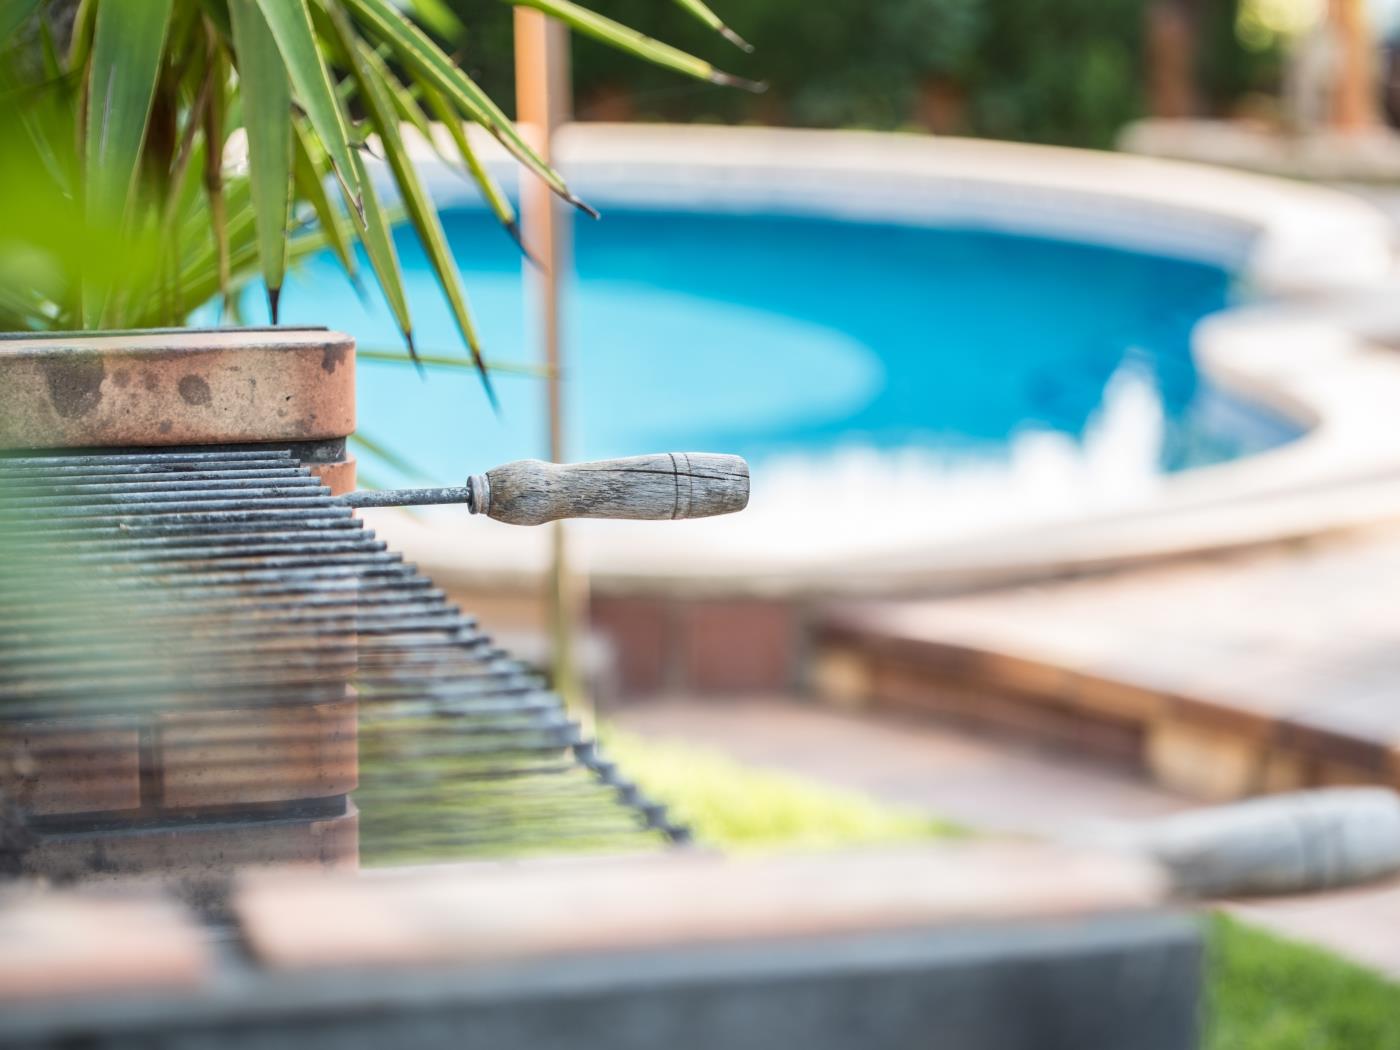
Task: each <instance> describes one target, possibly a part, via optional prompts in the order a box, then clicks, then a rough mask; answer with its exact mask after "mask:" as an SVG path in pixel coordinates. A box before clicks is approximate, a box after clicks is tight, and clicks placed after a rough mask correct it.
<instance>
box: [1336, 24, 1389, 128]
mask: <svg viewBox="0 0 1400 1050" xmlns="http://www.w3.org/2000/svg"><path fill="white" fill-rule="evenodd" d="M1328 17H1329V18H1330V19H1331V21H1332V25H1333V29H1334V31H1335V32H1336V35H1337V43H1338V49H1337V50H1338V54H1337V64H1336V78H1337V79H1336V83H1335V86H1334V89H1333V96H1332V98H1333V102H1332V126H1333V127H1334V128H1336V129H1337V130H1338V131H1343V132H1357V131H1367V130H1369V129H1371V128H1374V127H1376V125H1377V124H1378V123H1379V122H1380V118H1379V112H1378V109H1379V99H1378V98H1377V93H1376V83H1377V79H1376V60H1375V41H1374V39H1373V38H1372V36H1371V27H1370V19H1369V18H1368V17H1367V15H1366V7H1365V3H1364V0H1331V2H1330V3H1329V5H1328Z"/></svg>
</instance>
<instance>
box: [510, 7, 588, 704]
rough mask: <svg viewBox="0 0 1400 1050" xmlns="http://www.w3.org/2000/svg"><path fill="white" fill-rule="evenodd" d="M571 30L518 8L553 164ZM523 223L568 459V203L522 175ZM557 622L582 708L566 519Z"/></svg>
mask: <svg viewBox="0 0 1400 1050" xmlns="http://www.w3.org/2000/svg"><path fill="white" fill-rule="evenodd" d="M570 94H571V92H570V88H569V38H568V31H567V30H566V29H565V28H564V26H562V25H561V24H559V23H558V22H554V21H552V20H550V19H548V18H546V17H545V16H544V15H543V14H541V13H540V12H538V11H534V10H530V9H528V8H524V7H517V8H516V9H515V99H516V118H517V120H518V121H519V123H520V126H521V130H522V132H523V133H524V134H525V135H526V136H528V138H529V139H530V143H531V145H532V146H534V148H535V149H536V150H537V151H538V152H539V154H540V156H542V157H543V158H544V160H545V161H546V162H547V163H553V150H552V148H551V147H552V145H553V138H554V132H555V130H556V129H557V128H558V127H559V126H560V125H561V124H563V123H565V122H566V121H567V120H568V119H569V112H570V109H571V108H572V100H571V98H570ZM520 213H521V228H522V233H523V235H524V238H525V244H526V245H527V247H528V248H529V250H530V254H531V255H532V256H533V257H534V259H535V260H536V261H537V262H538V263H539V266H538V268H535V267H532V266H530V265H529V264H528V263H527V264H525V278H526V285H527V302H528V303H529V306H528V307H527V309H531V310H533V311H534V313H535V316H536V318H537V320H538V325H539V339H540V343H541V346H540V351H541V354H540V356H541V357H543V358H544V363H545V367H546V369H547V372H548V377H547V378H546V380H545V387H546V391H547V417H548V418H547V429H546V440H545V447H546V449H547V450H548V457H549V459H550V460H552V461H554V462H555V463H564V462H567V461H568V454H567V448H568V444H567V441H566V427H565V423H566V420H565V415H564V398H563V393H564V392H563V385H562V384H563V379H564V366H563V356H564V355H563V347H562V345H561V344H562V339H561V331H560V329H561V320H560V307H561V303H560V292H561V281H562V278H563V275H564V274H565V273H566V272H567V271H568V266H569V258H570V238H569V221H568V218H569V217H568V216H567V215H565V214H563V206H562V205H561V202H560V201H559V200H558V199H557V198H556V197H555V196H554V194H553V193H551V192H550V190H549V188H548V187H547V186H545V184H544V183H543V182H542V181H540V180H539V179H537V178H533V177H531V176H530V175H528V174H525V173H523V172H522V174H521V186H520ZM549 577H550V583H549V591H550V593H549V619H550V636H551V641H552V650H553V651H552V659H553V663H554V685H555V688H556V689H557V690H558V692H559V694H560V695H561V696H562V697H563V698H564V701H565V702H566V703H567V704H568V705H569V706H570V708H572V709H573V710H574V711H575V712H576V713H577V712H581V711H582V710H583V704H584V702H585V697H584V692H583V687H582V683H581V682H580V680H579V676H578V667H577V663H576V653H575V640H576V636H577V633H578V627H579V624H580V623H581V622H582V620H583V610H584V607H585V603H586V600H587V597H586V595H587V591H586V585H585V582H584V581H583V579H582V578H581V577H579V576H578V575H577V574H575V573H574V572H573V571H572V567H571V565H570V559H569V543H568V533H567V531H566V526H565V523H564V522H562V521H556V522H555V523H554V524H553V525H552V526H551V535H550V573H549Z"/></svg>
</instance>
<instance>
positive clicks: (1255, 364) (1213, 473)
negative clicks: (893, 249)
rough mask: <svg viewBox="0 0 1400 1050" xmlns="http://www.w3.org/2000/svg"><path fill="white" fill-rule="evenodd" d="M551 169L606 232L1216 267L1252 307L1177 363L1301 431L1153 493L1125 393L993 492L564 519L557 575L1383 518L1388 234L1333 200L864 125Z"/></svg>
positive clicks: (1013, 559) (1301, 532)
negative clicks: (847, 225) (914, 246)
mask: <svg viewBox="0 0 1400 1050" xmlns="http://www.w3.org/2000/svg"><path fill="white" fill-rule="evenodd" d="M419 148H420V150H421V151H422V153H423V155H424V156H425V157H426V156H430V154H429V153H428V151H427V147H426V144H423V143H420V144H419ZM556 152H557V158H558V161H559V164H560V166H561V167H562V169H563V170H564V172H565V174H566V175H567V177H568V178H569V181H570V183H571V185H572V186H573V187H574V188H575V190H576V191H577V192H579V193H580V194H581V195H582V196H583V197H584V198H585V199H587V200H589V201H590V203H593V204H594V205H595V206H597V207H599V208H600V209H602V210H603V211H604V213H605V214H606V210H607V208H608V206H610V205H617V204H622V203H626V204H630V205H633V206H636V205H661V206H665V207H668V208H694V209H697V210H706V211H710V210H716V209H722V210H733V211H740V212H743V211H757V210H761V211H774V210H777V211H784V212H792V213H796V214H821V215H838V216H844V217H849V218H853V219H867V220H880V221H896V222H908V223H916V224H930V225H935V224H936V225H949V224H954V225H959V226H963V227H971V228H983V229H997V230H1012V231H1019V232H1026V233H1033V234H1043V235H1049V236H1057V237H1063V238H1071V239H1078V240H1083V241H1087V242H1091V243H1101V244H1109V245H1115V246H1122V247H1129V248H1134V249H1140V250H1145V251H1152V252H1158V253H1162V254H1168V255H1173V256H1178V257H1183V258H1190V259H1196V260H1200V261H1205V262H1210V263H1215V264H1219V265H1223V266H1226V267H1229V268H1230V269H1232V270H1233V271H1234V272H1235V273H1237V274H1238V275H1239V277H1240V280H1241V283H1242V285H1243V286H1244V288H1245V290H1246V292H1247V295H1248V298H1249V301H1250V305H1247V306H1243V307H1241V308H1238V309H1234V310H1230V311H1228V312H1226V313H1223V314H1219V315H1216V316H1214V317H1212V318H1209V319H1207V320H1206V321H1205V322H1204V323H1202V324H1201V325H1200V326H1199V327H1198V329H1197V332H1196V335H1195V345H1194V352H1195V354H1196V358H1197V362H1198V365H1199V367H1200V369H1201V370H1202V371H1203V372H1204V373H1205V374H1206V375H1207V376H1208V377H1209V378H1210V379H1211V380H1212V381H1213V382H1214V384H1215V385H1216V386H1218V387H1219V388H1221V389H1223V390H1225V391H1226V392H1227V393H1230V394H1233V395H1236V396H1238V397H1240V398H1242V399H1244V400H1246V401H1249V402H1252V403H1255V404H1259V405H1262V406H1266V407H1268V408H1270V409H1272V410H1274V411H1276V412H1278V413H1281V414H1282V415H1284V416H1285V417H1287V418H1288V419H1289V420H1291V421H1293V422H1295V423H1297V424H1299V425H1300V426H1302V427H1304V428H1306V432H1305V433H1304V434H1303V436H1302V437H1300V438H1298V439H1296V440H1294V441H1291V442H1289V443H1287V444H1285V445H1282V446H1280V447H1278V448H1276V449H1273V450H1271V451H1268V452H1265V453H1261V454H1259V455H1255V456H1250V457H1247V458H1244V459H1239V460H1235V461H1232V462H1228V463H1224V464H1220V465H1216V466H1210V467H1203V468H1199V469H1195V470H1190V471H1186V472H1183V473H1180V474H1174V475H1169V476H1158V477H1150V476H1149V475H1150V471H1141V470H1134V469H1119V467H1118V466H1117V465H1116V463H1115V457H1118V458H1121V457H1123V456H1127V457H1129V458H1131V457H1132V456H1133V455H1134V452H1133V449H1134V448H1135V447H1136V446H1137V444H1140V442H1135V438H1134V435H1135V434H1136V433H1137V432H1138V430H1140V429H1141V428H1140V427H1139V426H1138V424H1137V423H1135V422H1134V420H1135V419H1136V418H1137V417H1136V416H1135V415H1134V411H1133V407H1132V406H1133V398H1132V392H1131V391H1128V392H1127V393H1126V394H1125V395H1124V396H1123V397H1122V398H1121V399H1120V400H1121V401H1122V403H1123V405H1124V406H1126V407H1124V408H1123V410H1122V411H1121V412H1120V413H1118V414H1117V416H1115V415H1114V413H1112V412H1110V413H1107V414H1108V415H1109V416H1110V418H1109V419H1108V420H1107V422H1106V423H1105V427H1104V433H1103V434H1102V435H1101V437H1100V440H1099V441H1098V444H1097V448H1096V447H1094V442H1093V441H1092V440H1091V441H1090V442H1089V447H1088V449H1087V451H1086V450H1075V449H1072V448H1071V447H1069V445H1068V443H1067V442H1059V441H1056V440H1055V439H1053V438H1049V437H1042V438H1032V439H1029V440H1028V442H1027V443H1026V444H1025V446H1024V447H1018V448H1017V449H1016V451H1015V454H1014V455H1013V464H1012V467H1011V468H1010V469H1011V471H1012V473H1013V474H1015V475H1017V476H1016V477H1013V478H1012V479H1011V480H1012V481H1013V482H1015V483H1014V484H1010V485H1008V483H1007V482H1008V479H1007V477H1006V476H1005V471H997V470H993V471H986V472H981V473H978V472H975V471H974V472H967V471H964V472H961V473H959V474H957V475H956V476H939V475H937V472H936V471H931V470H930V469H929V465H928V464H927V463H925V462H923V461H921V460H919V458H918V456H917V454H913V455H911V456H910V457H905V458H904V459H903V460H898V459H896V460H893V461H891V460H889V459H881V458H879V457H875V456H873V455H871V456H861V455H860V454H856V453H853V454H851V455H847V456H836V457H834V458H833V459H832V460H830V461H828V462H825V463H820V464H810V465H806V466H802V465H796V464H788V465H779V466H778V467H776V468H775V469H773V470H772V471H771V472H765V470H763V469H759V470H757V471H756V472H755V474H754V477H753V492H754V497H753V503H752V506H751V509H750V510H748V511H746V512H745V513H744V514H743V515H740V516H738V517H731V518H724V519H715V520H711V521H697V522H678V523H631V522H617V523H614V522H580V523H577V524H576V526H575V527H574V528H573V535H574V545H575V547H576V549H577V552H578V557H579V561H580V562H581V563H582V565H583V566H584V567H585V568H586V569H587V570H588V571H589V572H590V573H592V574H593V575H594V576H595V577H601V578H603V579H605V580H606V581H607V582H608V585H609V586H612V587H615V588H635V589H641V590H646V589H652V588H658V589H676V588H686V589H693V590H697V591H711V592H724V593H735V592H742V593H765V594H781V593H817V594H820V593H840V592H860V593H867V594H868V593H876V592H909V591H921V592H930V591H939V590H945V589H950V588H962V587H965V586H970V585H977V584H982V583H986V582H996V581H1001V580H1015V579H1028V578H1038V577H1048V576H1053V575H1057V574H1060V573H1063V572H1067V571H1073V570H1076V569H1080V568H1084V567H1088V566H1094V565H1100V564H1108V563H1120V562H1121V563H1132V562H1139V561H1151V560H1154V559H1158V558H1162V557H1168V556H1172V555H1176V554H1181V553H1189V552H1193V551H1201V550H1212V549H1226V548H1234V547H1249V546H1254V545H1258V544H1262V543H1269V542H1276V541H1280V540H1285V539H1289V538H1293V537H1298V536H1306V535H1313V534H1318V533H1324V532H1330V531H1336V530H1341V529H1349V528H1353V527H1357V526H1362V525H1366V524H1370V523H1373V522H1376V521H1382V520H1390V519H1400V350H1396V349H1393V348H1392V346H1393V347H1400V295H1397V294H1396V292H1397V291H1400V285H1398V282H1397V271H1396V265H1395V264H1396V258H1395V252H1394V245H1393V243H1392V237H1393V232H1392V231H1393V227H1392V225H1391V224H1390V222H1389V221H1388V220H1387V218H1386V217H1385V216H1384V215H1383V214H1381V212H1379V211H1378V210H1377V209H1375V208H1374V207H1373V206H1371V205H1370V204H1367V203H1365V202H1363V201H1361V200H1359V199H1357V198H1355V197H1352V196H1349V195H1347V194H1345V193H1342V192H1339V191H1334V190H1331V189H1328V188H1325V187H1319V186H1315V185H1308V184H1303V183H1295V182H1289V181H1285V180H1281V179H1274V178H1269V177H1266V176H1258V175H1251V174H1245V173H1240V172H1234V171H1226V170H1221V169H1215V168H1209V167H1203V166H1199V165H1191V164H1184V163H1179V162H1174V161H1165V160H1157V159H1151V158H1145V157H1137V156H1128V155H1123V154H1113V153H1098V152H1090V151H1081V150H1069V149H1059V148H1050V147H1041V146H1028V145H1019V144H1010V143H999V142H985V141H973V140H961V139H949V138H931V137H927V136H916V135H898V134H878V133H866V132H815V131H797V130H785V129H781V130H780V129H764V128H719V127H670V126H648V125H617V126H614V125H592V124H590V125H575V126H572V127H570V128H568V129H566V131H565V132H564V133H563V134H562V135H561V137H560V140H559V142H558V145H557V150H556ZM493 163H497V164H499V163H501V159H500V158H499V157H498V158H496V159H495V160H494V161H493ZM429 184H430V187H431V189H432V191H433V193H434V195H435V196H436V197H437V198H438V199H439V202H440V203H443V204H447V203H452V202H454V201H455V200H456V199H458V197H459V196H460V195H461V194H462V193H463V192H464V187H463V184H462V182H461V180H460V179H459V178H458V177H457V176H456V175H453V174H452V173H450V172H449V171H447V170H446V169H445V168H444V167H443V166H441V165H438V166H437V167H436V168H433V167H431V166H430V176H429ZM468 192H469V191H468ZM604 221H606V219H604ZM1008 279H1009V280H1014V275H1008ZM657 352H658V353H661V354H664V353H665V352H666V348H665V347H658V351H657ZM753 352H754V353H755V354H761V353H762V352H763V348H762V347H761V346H755V347H754V348H753ZM573 367H576V368H586V367H587V362H586V361H575V362H574V363H573ZM739 381H742V377H740V379H739ZM620 397H623V398H625V391H624V392H620ZM619 411H625V403H623V404H620V406H619ZM1140 414H1141V413H1139V415H1140ZM1119 417H1121V418H1119ZM1115 419H1116V422H1115ZM1125 450H1126V451H1125ZM637 451H638V452H644V451H657V450H649V449H638V450H637ZM713 451H722V450H713ZM490 465H491V464H482V466H483V467H487V466H490ZM1131 466H1132V464H1129V467H1131ZM365 516H366V518H367V519H368V520H369V521H370V523H371V524H372V525H373V526H374V527H375V528H376V529H378V530H379V531H380V532H381V533H382V534H383V535H384V536H385V537H386V538H387V539H389V540H390V541H391V542H392V543H393V544H394V545H395V546H397V547H399V548H401V549H403V550H404V551H405V552H406V554H407V556H408V557H410V558H411V559H413V560H415V561H417V562H418V563H419V564H421V565H423V566H424V567H425V568H426V569H427V570H428V571H430V572H432V573H433V574H435V575H437V574H441V575H444V576H447V577H456V578H460V577H461V576H463V575H470V576H472V577H473V578H475V579H477V580H489V579H492V578H497V579H500V580H502V581H503V582H504V581H519V580H521V579H522V578H526V577H530V576H533V575H534V574H536V573H538V572H540V571H541V570H542V569H543V567H544V565H545V563H546V559H547V554H548V551H547V547H548V539H547V535H546V532H545V530H539V529H536V530H528V529H516V528H511V527H509V526H500V525H497V524H496V523H494V522H489V521H480V520H475V519H473V520H471V521H469V522H468V521H462V520H460V515H458V516H456V517H454V516H453V515H452V514H450V513H448V514H425V515H422V516H418V517H410V516H408V515H406V514H403V513H401V512H392V511H389V512H384V511H380V512H368V513H366V515H365Z"/></svg>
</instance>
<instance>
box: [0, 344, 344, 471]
mask: <svg viewBox="0 0 1400 1050" xmlns="http://www.w3.org/2000/svg"><path fill="white" fill-rule="evenodd" d="M354 429H355V343H354V340H353V339H351V338H350V336H348V335H345V334H344V333H342V332H335V331H328V330H325V329H315V328H275V329H223V330H211V331H198V330H173V331H172V330H152V331H148V332H140V331H136V332H124V333H121V334H111V335H104V334H89V333H72V334H54V335H43V336H35V337H32V338H29V337H25V338H17V337H10V338H6V339H3V340H0V448H8V449H38V448H93V447H111V446H123V445H124V446H142V447H150V446H174V445H211V444H226V443H240V442H278V441H285V442H304V441H313V440H319V439H324V438H339V437H345V436H346V435H348V434H350V433H351V432H352V431H353V430H354Z"/></svg>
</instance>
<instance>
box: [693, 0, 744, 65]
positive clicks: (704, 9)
mask: <svg viewBox="0 0 1400 1050" xmlns="http://www.w3.org/2000/svg"><path fill="white" fill-rule="evenodd" d="M676 3H678V4H680V5H681V7H683V8H685V9H686V10H687V11H689V12H690V13H691V14H692V15H694V16H695V17H696V18H698V19H700V21H702V22H704V23H705V24H706V25H707V26H709V27H710V28H711V29H713V30H714V31H715V32H716V33H718V34H719V35H720V36H722V37H724V39H726V40H728V41H729V42H730V43H731V44H733V45H734V46H735V47H737V48H739V49H740V50H742V51H747V52H749V53H750V54H752V53H753V45H752V44H750V43H749V42H748V41H747V40H745V39H744V38H743V37H741V36H740V35H739V34H738V33H736V32H734V30H732V29H730V28H729V27H728V26H727V25H725V24H724V20H723V19H721V18H720V17H719V15H717V14H715V13H714V12H713V11H712V10H710V8H709V7H708V6H707V5H705V4H703V3H701V2H700V0H676Z"/></svg>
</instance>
